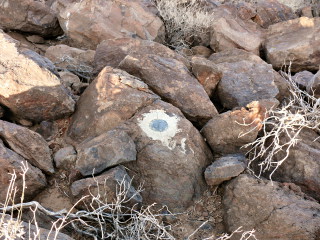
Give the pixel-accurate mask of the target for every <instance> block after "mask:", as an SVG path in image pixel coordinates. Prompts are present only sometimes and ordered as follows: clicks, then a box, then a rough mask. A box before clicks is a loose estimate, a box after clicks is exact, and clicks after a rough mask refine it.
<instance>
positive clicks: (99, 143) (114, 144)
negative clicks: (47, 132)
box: [76, 130, 137, 176]
mask: <svg viewBox="0 0 320 240" xmlns="http://www.w3.org/2000/svg"><path fill="white" fill-rule="evenodd" d="M77 152H78V158H77V162H76V169H77V170H79V172H80V173H81V174H82V175H83V176H90V175H92V174H98V173H100V172H102V171H103V170H105V169H107V168H109V167H113V166H116V165H118V164H122V163H126V162H130V161H135V160H136V155H137V152H136V146H135V144H134V142H133V140H132V139H131V137H130V136H129V135H128V134H127V133H126V132H124V131H121V130H111V131H108V132H106V133H103V134H101V135H100V136H98V137H95V138H93V139H90V140H85V141H84V142H82V143H81V144H79V145H78V146H77Z"/></svg>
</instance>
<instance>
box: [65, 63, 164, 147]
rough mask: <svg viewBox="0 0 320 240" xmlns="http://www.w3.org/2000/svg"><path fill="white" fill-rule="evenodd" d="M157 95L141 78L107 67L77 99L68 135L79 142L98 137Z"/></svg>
mask: <svg viewBox="0 0 320 240" xmlns="http://www.w3.org/2000/svg"><path fill="white" fill-rule="evenodd" d="M156 99H159V96H157V95H156V94H154V93H153V92H152V91H151V90H150V89H149V88H148V86H147V85H146V84H145V83H144V82H142V81H141V80H140V79H139V78H137V77H134V76H132V75H130V74H128V73H126V72H125V71H122V70H119V69H114V68H112V67H106V68H104V69H103V70H102V71H101V73H100V74H99V75H98V76H97V78H96V79H95V80H94V81H93V82H92V83H91V84H90V85H89V86H88V87H87V89H86V90H85V91H84V93H83V94H82V95H81V97H80V99H79V100H78V102H77V110H76V112H75V113H74V114H73V116H72V119H71V123H70V126H69V129H68V136H69V137H70V138H71V139H72V140H73V141H75V142H77V143H80V142H82V141H84V140H85V139H86V138H88V137H97V136H99V135H101V134H102V133H105V132H107V131H109V130H111V129H113V128H115V127H116V126H118V125H119V124H121V123H123V122H125V121H126V120H128V119H129V118H131V117H132V116H133V115H134V114H135V112H137V111H138V110H140V109H141V108H143V107H145V106H147V105H149V104H151V103H153V102H154V101H155V100H156Z"/></svg>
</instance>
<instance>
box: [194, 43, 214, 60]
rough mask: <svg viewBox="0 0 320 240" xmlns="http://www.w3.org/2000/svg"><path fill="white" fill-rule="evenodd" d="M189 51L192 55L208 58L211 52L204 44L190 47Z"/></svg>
mask: <svg viewBox="0 0 320 240" xmlns="http://www.w3.org/2000/svg"><path fill="white" fill-rule="evenodd" d="M191 52H192V55H193V56H198V57H204V58H208V57H210V55H211V54H212V53H213V51H212V50H211V49H210V48H207V47H205V46H195V47H192V48H191Z"/></svg>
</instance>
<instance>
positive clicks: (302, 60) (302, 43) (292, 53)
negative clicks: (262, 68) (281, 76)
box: [264, 17, 320, 72]
mask: <svg viewBox="0 0 320 240" xmlns="http://www.w3.org/2000/svg"><path fill="white" fill-rule="evenodd" d="M319 33H320V18H306V17H301V18H298V19H294V20H289V21H286V22H281V23H277V24H274V25H271V26H270V27H269V28H268V34H267V37H266V40H265V42H264V50H265V54H266V57H267V61H268V62H269V63H271V64H272V66H273V68H275V69H281V68H282V67H283V65H284V64H287V65H289V64H290V62H291V71H292V72H299V71H303V70H308V71H317V70H318V69H319V63H320V50H319V45H320V39H319V38H318V37H317V36H318V35H319Z"/></svg>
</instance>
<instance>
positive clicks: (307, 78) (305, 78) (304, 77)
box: [292, 71, 314, 90]
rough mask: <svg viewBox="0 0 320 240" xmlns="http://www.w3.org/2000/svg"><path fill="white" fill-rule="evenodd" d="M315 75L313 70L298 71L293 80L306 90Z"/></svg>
mask: <svg viewBox="0 0 320 240" xmlns="http://www.w3.org/2000/svg"><path fill="white" fill-rule="evenodd" d="M313 77H314V74H313V73H312V72H309V71H302V72H298V73H296V74H295V75H294V76H293V77H292V79H293V81H295V82H296V83H297V84H298V86H299V87H301V88H302V89H304V90H306V89H307V87H308V85H310V86H311V84H312V83H311V81H312V79H313Z"/></svg>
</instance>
